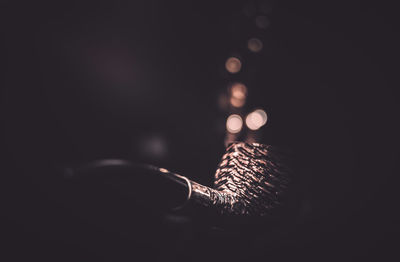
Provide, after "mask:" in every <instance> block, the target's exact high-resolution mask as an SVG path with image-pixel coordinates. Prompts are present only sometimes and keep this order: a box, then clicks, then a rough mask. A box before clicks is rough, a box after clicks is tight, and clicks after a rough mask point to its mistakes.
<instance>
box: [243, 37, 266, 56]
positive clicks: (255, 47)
mask: <svg viewBox="0 0 400 262" xmlns="http://www.w3.org/2000/svg"><path fill="white" fill-rule="evenodd" d="M247 47H248V48H249V50H250V51H251V52H254V53H257V52H260V51H261V49H262V48H263V43H262V42H261V40H260V39H258V38H251V39H249V41H248V42H247Z"/></svg>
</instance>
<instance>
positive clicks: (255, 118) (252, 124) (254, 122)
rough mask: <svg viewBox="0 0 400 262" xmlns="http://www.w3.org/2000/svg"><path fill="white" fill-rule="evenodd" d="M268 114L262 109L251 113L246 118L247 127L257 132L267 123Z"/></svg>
mask: <svg viewBox="0 0 400 262" xmlns="http://www.w3.org/2000/svg"><path fill="white" fill-rule="evenodd" d="M267 119H268V117H267V113H265V111H264V110H262V109H257V110H255V111H254V112H251V113H250V114H248V115H247V117H246V125H247V127H248V128H249V129H251V130H257V129H259V128H260V127H262V126H263V125H265V124H266V123H267Z"/></svg>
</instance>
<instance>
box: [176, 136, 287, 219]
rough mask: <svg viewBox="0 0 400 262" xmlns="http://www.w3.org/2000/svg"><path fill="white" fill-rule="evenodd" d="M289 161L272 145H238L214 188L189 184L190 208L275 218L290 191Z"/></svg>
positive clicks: (228, 155) (226, 156)
mask: <svg viewBox="0 0 400 262" xmlns="http://www.w3.org/2000/svg"><path fill="white" fill-rule="evenodd" d="M286 159H287V156H286V154H285V153H283V152H281V151H279V150H277V149H276V148H274V147H272V146H269V145H263V144H257V143H253V144H247V143H243V142H234V143H232V144H231V145H230V146H228V148H227V149H226V153H225V154H224V155H223V157H222V159H221V162H220V163H219V165H218V168H217V171H216V173H215V177H214V185H213V188H211V187H207V186H204V185H201V184H199V183H196V182H194V181H191V180H187V185H188V187H190V190H189V192H190V194H189V195H188V200H187V203H186V204H189V203H191V202H194V203H195V204H197V205H200V206H203V207H206V208H210V209H213V210H215V211H216V212H217V213H219V214H226V215H246V216H264V215H268V214H271V213H272V212H273V210H274V209H275V208H277V207H278V206H280V205H281V204H282V199H283V196H284V194H285V192H286V191H287V189H288V185H289V175H290V169H289V168H288V167H287V166H286V161H285V160H286ZM170 174H172V173H170ZM174 175H175V174H174Z"/></svg>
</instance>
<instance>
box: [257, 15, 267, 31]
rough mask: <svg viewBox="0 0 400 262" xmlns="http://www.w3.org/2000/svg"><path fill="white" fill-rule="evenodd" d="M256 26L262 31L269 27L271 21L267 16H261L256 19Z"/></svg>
mask: <svg viewBox="0 0 400 262" xmlns="http://www.w3.org/2000/svg"><path fill="white" fill-rule="evenodd" d="M255 22H256V26H257V27H258V28H261V29H265V28H267V27H268V26H269V24H270V23H269V20H268V18H267V17H266V16H263V15H260V16H257V17H256V19H255Z"/></svg>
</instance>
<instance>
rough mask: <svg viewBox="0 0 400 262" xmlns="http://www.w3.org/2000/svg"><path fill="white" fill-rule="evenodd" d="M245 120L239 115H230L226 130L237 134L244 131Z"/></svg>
mask: <svg viewBox="0 0 400 262" xmlns="http://www.w3.org/2000/svg"><path fill="white" fill-rule="evenodd" d="M242 126H243V120H242V118H241V117H240V116H239V115H235V114H233V115H230V116H229V117H228V119H227V120H226V129H227V130H228V132H229V133H232V134H236V133H239V132H240V130H242Z"/></svg>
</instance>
